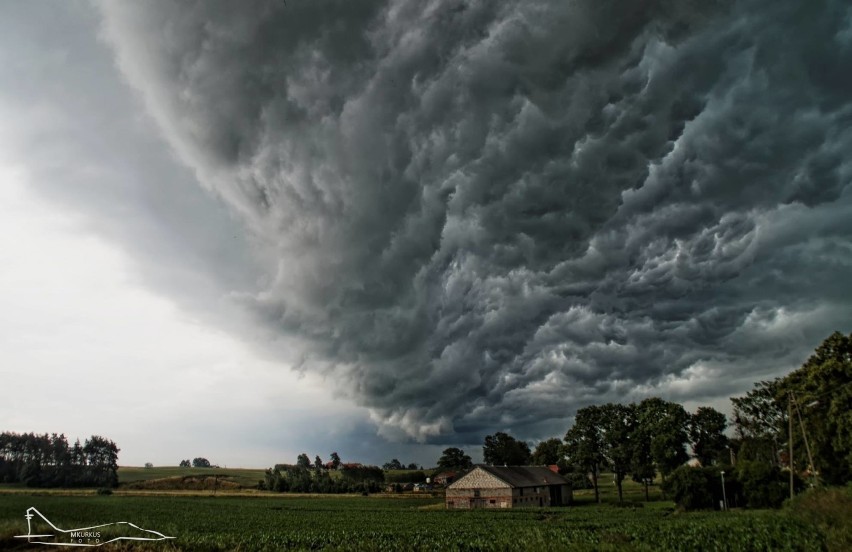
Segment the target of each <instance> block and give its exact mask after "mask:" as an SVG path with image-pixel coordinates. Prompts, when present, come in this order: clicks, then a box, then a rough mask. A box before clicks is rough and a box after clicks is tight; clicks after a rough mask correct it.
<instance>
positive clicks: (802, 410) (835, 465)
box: [776, 332, 852, 484]
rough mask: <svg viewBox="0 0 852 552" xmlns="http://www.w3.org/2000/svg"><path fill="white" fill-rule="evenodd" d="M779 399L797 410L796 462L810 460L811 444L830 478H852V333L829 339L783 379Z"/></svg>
mask: <svg viewBox="0 0 852 552" xmlns="http://www.w3.org/2000/svg"><path fill="white" fill-rule="evenodd" d="M776 399H777V400H778V401H779V402H782V403H783V404H788V403H789V404H790V406H791V407H792V410H793V418H794V423H793V443H794V451H795V453H796V458H795V459H794V460H795V462H797V463H798V465H800V466H805V465H807V464H806V462H807V459H806V451H807V447H810V449H811V453H812V454H811V456H812V457H813V463H814V464H815V466H814V467H815V468H816V470H817V471H818V472H819V473H820V474H821V476H822V478H823V479H824V480H825V481H826V482H828V483H831V484H843V483H845V482H847V481H850V480H852V334H850V335H848V336H845V335H843V334H841V333H840V332H834V333H833V334H832V335H830V336H829V337H828V338H826V339H825V340H824V341H823V342H822V343H821V344H820V345H819V346H818V347H817V348H816V350H815V351H814V354H813V355H811V357H810V358H808V360H807V361H806V362H805V363H804V364H803V365H802V367H801V368H799V369H797V370H795V371H794V372H791V373H790V374H789V375H787V376H786V377H784V378H783V379H782V380H781V381H779V383H778V388H777V393H776ZM803 431H804V432H805V433H804V434H803V433H802V432H803ZM805 436H806V437H807V442H805V441H804V437H805Z"/></svg>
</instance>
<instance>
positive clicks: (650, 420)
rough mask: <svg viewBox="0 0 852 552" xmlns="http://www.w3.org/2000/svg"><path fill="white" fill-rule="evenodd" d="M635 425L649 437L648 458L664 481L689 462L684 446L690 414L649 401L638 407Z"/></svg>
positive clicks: (656, 400)
mask: <svg viewBox="0 0 852 552" xmlns="http://www.w3.org/2000/svg"><path fill="white" fill-rule="evenodd" d="M636 408H637V420H638V423H639V424H641V425H643V426H645V427H646V429H647V430H648V432H649V434H650V435H651V457H652V458H653V459H654V464H655V465H656V467H657V471H659V472H660V474H661V475H662V476H663V478H665V477H666V476H667V475H668V474H670V473H671V472H672V471H674V470H675V469H676V468H677V467H678V466H681V465H683V464H684V463H685V462H686V461H687V460H689V455H688V454H687V453H686V443H687V441H688V440H689V438H688V436H687V428H688V426H689V413H687V411H686V410H684V408H683V406H681V405H679V404H678V403H674V402H669V401H664V400H663V399H660V398H658V397H651V398H649V399H645V400H643V401H642V402H640V403H639V405H638V406H637V407H636Z"/></svg>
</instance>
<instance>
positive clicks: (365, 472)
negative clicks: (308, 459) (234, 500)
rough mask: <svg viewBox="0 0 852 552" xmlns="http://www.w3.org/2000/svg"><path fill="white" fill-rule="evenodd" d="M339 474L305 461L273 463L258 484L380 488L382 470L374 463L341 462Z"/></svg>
mask: <svg viewBox="0 0 852 552" xmlns="http://www.w3.org/2000/svg"><path fill="white" fill-rule="evenodd" d="M338 470H339V472H340V474H341V475H340V477H332V476H331V473H330V472H329V470H327V469H325V468H323V467H321V466H320V467H317V466H310V465H308V466H305V465H304V464H296V465H291V464H276V465H275V466H274V467H273V468H272V469H269V470H266V473H265V474H264V479H263V481H261V482H260V484H259V487H260V488H261V489H266V490H269V491H278V492H293V493H374V492H377V491H379V490H381V489H382V485H383V483H384V481H385V475H384V471H383V470H382V469H381V468H379V467H376V466H361V465H351V466H350V465H340V466H339V467H338Z"/></svg>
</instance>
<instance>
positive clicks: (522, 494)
mask: <svg viewBox="0 0 852 552" xmlns="http://www.w3.org/2000/svg"><path fill="white" fill-rule="evenodd" d="M521 496H524V488H523V487H521Z"/></svg>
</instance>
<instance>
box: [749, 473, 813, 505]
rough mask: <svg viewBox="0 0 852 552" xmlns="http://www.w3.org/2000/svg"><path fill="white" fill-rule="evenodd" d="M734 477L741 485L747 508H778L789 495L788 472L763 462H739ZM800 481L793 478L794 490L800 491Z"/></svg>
mask: <svg viewBox="0 0 852 552" xmlns="http://www.w3.org/2000/svg"><path fill="white" fill-rule="evenodd" d="M736 476H737V479H738V480H739V482H740V484H741V485H742V490H743V498H744V499H745V506H747V507H748V508H780V507H781V504H782V503H783V502H784V499H785V498H786V497H787V496H789V493H790V475H789V472H787V473H785V472H782V471H781V470H780V469H779V468H778V467H777V466H770V465H769V464H767V463H765V462H739V463H738V464H737V467H736ZM801 488H802V482H801V479H799V478H798V477H795V479H794V489H797V490H801Z"/></svg>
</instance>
